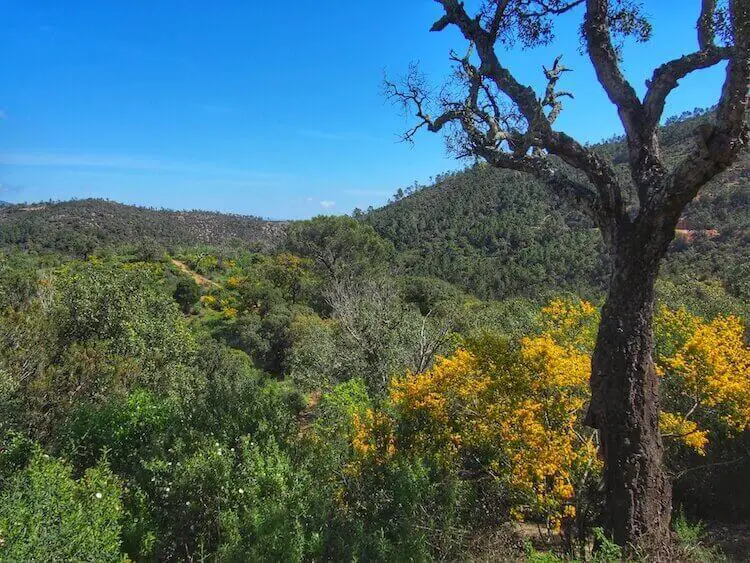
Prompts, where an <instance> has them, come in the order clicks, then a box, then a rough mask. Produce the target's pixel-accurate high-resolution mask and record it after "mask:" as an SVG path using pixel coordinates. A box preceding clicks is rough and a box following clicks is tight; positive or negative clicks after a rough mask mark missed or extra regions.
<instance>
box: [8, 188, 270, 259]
mask: <svg viewBox="0 0 750 563" xmlns="http://www.w3.org/2000/svg"><path fill="white" fill-rule="evenodd" d="M282 233H283V223H280V222H273V221H265V220H263V219H260V218H258V217H250V216H244V215H228V214H222V213H212V212H207V211H166V210H156V209H150V208H145V207H135V206H131V205H123V204H120V203H115V202H112V201H107V200H101V199H84V200H76V201H66V202H61V203H48V204H44V203H40V204H33V205H7V206H1V207H0V247H5V248H10V247H15V248H22V249H25V250H32V251H50V250H51V251H60V252H63V253H66V254H71V255H75V256H85V255H86V254H88V253H89V252H91V251H92V250H94V249H96V248H101V247H104V246H110V245H122V244H140V243H144V242H149V243H156V244H159V245H163V246H170V245H181V246H192V245H197V244H209V245H215V246H227V245H233V244H237V245H243V246H247V245H256V246H260V247H261V248H266V247H269V246H272V245H274V244H275V242H276V241H277V240H278V239H279V237H280V236H282Z"/></svg>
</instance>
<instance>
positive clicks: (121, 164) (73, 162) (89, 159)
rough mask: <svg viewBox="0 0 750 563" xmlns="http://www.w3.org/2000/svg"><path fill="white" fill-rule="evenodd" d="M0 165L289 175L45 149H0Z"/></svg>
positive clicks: (253, 177)
mask: <svg viewBox="0 0 750 563" xmlns="http://www.w3.org/2000/svg"><path fill="white" fill-rule="evenodd" d="M0 164H3V165H6V166H32V167H47V166H49V167H62V168H67V167H69V168H112V169H118V170H139V171H158V172H166V173H176V174H200V175H208V176H227V177H234V178H236V179H242V180H243V181H247V180H254V181H260V180H265V181H266V182H268V181H270V180H280V179H282V178H284V179H288V178H291V177H292V175H290V174H286V173H274V172H265V171H254V170H242V169H233V168H224V167H222V166H216V165H214V164H211V163H205V162H194V163H183V162H175V161H169V160H161V159H157V158H150V157H141V156H129V155H100V154H69V153H46V152H26V153H24V152H0Z"/></svg>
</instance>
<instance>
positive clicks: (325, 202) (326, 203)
mask: <svg viewBox="0 0 750 563" xmlns="http://www.w3.org/2000/svg"><path fill="white" fill-rule="evenodd" d="M320 206H321V207H323V208H324V209H330V208H331V207H335V206H336V202H335V201H331V200H330V199H324V200H323V201H321V202H320Z"/></svg>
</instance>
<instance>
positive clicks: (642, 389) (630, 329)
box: [586, 221, 676, 556]
mask: <svg viewBox="0 0 750 563" xmlns="http://www.w3.org/2000/svg"><path fill="white" fill-rule="evenodd" d="M669 222H670V223H672V221H669ZM675 222H676V221H675ZM619 231H620V232H618V236H617V240H616V241H615V244H614V245H613V248H614V250H613V251H612V252H613V254H614V256H613V258H614V261H613V262H614V264H613V272H612V277H611V280H610V287H609V293H608V297H607V300H606V302H605V304H604V307H603V309H602V318H601V323H600V326H599V333H598V336H597V342H596V347H595V349H594V354H593V358H592V372H591V392H592V398H591V405H590V407H589V411H588V414H587V420H586V423H587V424H588V425H589V426H593V427H595V428H597V429H598V430H599V433H600V438H601V455H602V456H603V458H604V463H605V467H604V479H605V491H606V492H605V495H606V497H605V503H606V511H605V516H604V518H605V520H604V522H603V525H604V528H605V530H606V531H607V532H608V533H609V534H610V535H611V539H612V540H614V541H615V542H616V543H617V544H619V545H621V546H626V547H627V548H628V549H629V550H630V551H631V552H632V553H637V554H640V555H644V554H648V555H651V556H658V552H659V550H660V549H663V548H664V547H665V546H667V545H668V544H669V541H668V539H669V523H670V517H671V486H670V483H669V480H668V478H667V476H666V474H665V472H664V469H663V465H662V458H663V446H662V439H661V435H660V433H659V380H658V377H657V374H656V369H655V367H654V362H653V332H652V319H653V312H654V284H655V282H656V278H657V275H658V271H659V264H660V262H661V259H662V258H663V256H664V254H665V253H666V248H667V246H668V245H669V242H670V241H671V239H672V238H673V237H674V224H670V225H668V226H666V228H665V227H664V226H663V225H659V227H658V228H656V229H654V225H650V226H648V227H647V226H646V225H642V224H638V222H636V224H628V225H627V226H626V227H621V228H620V229H619ZM654 232H656V233H658V235H657V236H654ZM649 237H650V238H649Z"/></svg>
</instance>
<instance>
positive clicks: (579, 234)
mask: <svg viewBox="0 0 750 563" xmlns="http://www.w3.org/2000/svg"><path fill="white" fill-rule="evenodd" d="M710 115H711V114H710V113H705V112H701V111H696V112H694V113H691V114H687V115H684V116H681V118H680V119H676V120H672V121H671V122H670V123H668V125H667V126H666V127H664V128H663V129H662V131H661V136H662V143H663V146H664V150H665V153H666V156H667V161H668V163H669V164H674V163H675V162H677V161H678V159H680V158H681V157H683V156H684V155H686V154H688V152H689V151H690V150H691V148H692V146H693V139H692V133H693V131H694V129H695V127H696V126H697V125H699V124H700V123H701V122H702V121H704V120H707V119H710ZM595 150H597V151H599V152H600V153H601V154H603V155H605V156H606V157H607V158H608V159H610V160H612V161H613V162H614V163H615V164H616V167H617V170H618V173H619V175H620V176H621V179H622V180H623V182H624V183H625V184H627V182H628V181H629V176H628V173H627V168H626V166H625V159H626V158H627V155H626V152H625V147H624V144H623V142H622V139H618V138H614V139H612V140H610V141H607V142H604V143H601V144H599V145H597V146H596V147H595ZM749 187H750V155H748V154H747V153H746V154H744V155H742V157H741V158H740V161H739V162H738V163H737V164H736V165H735V166H734V167H733V168H732V169H730V170H729V171H727V172H726V173H725V174H724V175H722V177H720V178H719V179H718V180H716V181H714V182H713V183H712V184H710V185H708V186H707V187H706V188H705V189H704V190H703V191H702V192H701V195H700V197H699V198H698V199H697V200H696V201H694V202H693V203H692V204H691V205H690V206H689V207H688V209H687V210H686V212H685V214H684V217H683V219H682V221H681V222H680V225H679V232H678V236H677V238H676V240H675V243H674V244H673V246H672V251H671V254H670V256H669V258H668V259H667V260H666V262H665V265H664V269H663V273H664V276H663V277H665V278H669V279H670V280H671V281H672V282H673V283H675V284H677V285H680V284H683V285H684V284H686V283H690V284H695V283H704V282H705V281H706V280H709V281H710V280H719V282H720V283H721V285H722V287H723V288H724V289H726V290H727V291H729V293H730V294H731V295H732V296H733V297H735V298H739V299H744V300H748V299H750V282H747V281H746V280H747V279H749V278H750V266H748V264H750V214H749V213H748V205H749V204H750V190H749V189H748V188H749ZM361 218H362V220H363V221H365V222H366V223H368V224H369V225H371V226H372V227H373V228H374V229H375V230H376V231H377V232H378V233H379V234H380V235H381V236H382V237H384V238H386V239H388V240H390V241H391V242H392V243H393V244H394V246H395V248H396V250H397V251H398V258H397V261H398V269H399V271H401V272H402V273H406V274H412V275H421V276H433V277H437V278H442V279H444V280H447V281H449V282H451V283H454V284H456V285H458V286H459V287H461V288H463V289H465V290H467V291H469V292H472V293H474V294H476V295H478V296H479V297H482V298H496V299H501V298H505V297H510V296H525V297H533V298H539V297H542V296H544V295H546V294H548V293H554V292H558V291H561V290H562V291H570V292H574V293H577V294H579V295H583V296H588V297H595V296H597V295H599V294H600V293H601V291H602V290H603V289H604V288H605V287H606V282H607V272H608V266H607V263H606V257H605V256H604V255H603V254H602V250H603V247H602V242H601V237H600V236H599V233H598V232H597V230H596V229H594V228H593V225H592V224H591V223H590V221H588V219H587V218H586V217H584V216H583V215H582V214H580V213H579V212H577V211H576V210H574V209H571V208H570V207H568V206H567V204H565V203H564V202H562V201H560V200H558V199H557V198H555V197H554V196H551V195H550V194H549V193H548V192H547V191H546V189H545V188H544V187H543V186H541V185H540V184H539V183H537V182H536V181H535V180H534V179H533V178H531V177H530V176H528V175H524V174H521V173H517V172H510V171H503V170H495V169H492V168H489V167H487V166H485V165H474V166H472V167H469V168H467V169H466V170H463V171H460V172H455V173H450V174H445V175H442V176H438V178H437V181H436V182H435V183H434V185H432V186H428V187H423V188H421V189H418V190H417V191H415V192H414V193H411V195H407V196H406V197H403V198H400V199H399V200H397V201H395V202H393V203H390V204H389V205H386V206H384V207H382V208H380V209H376V210H374V211H371V212H369V213H367V214H365V215H363V216H362V217H361ZM284 231H285V223H284V222H271V221H264V220H262V219H259V218H257V217H249V216H241V215H227V214H221V213H211V212H203V211H189V212H176V211H165V210H155V209H148V208H142V207H134V206H128V205H122V204H119V203H114V202H111V201H106V200H94V199H88V200H80V201H69V202H63V203H49V204H32V205H25V206H24V205H9V206H5V207H0V248H2V247H4V248H21V249H25V250H32V251H57V252H63V253H65V254H68V255H72V256H85V255H87V254H88V253H89V252H91V251H92V250H93V249H95V248H100V247H103V246H118V245H122V244H143V243H148V244H150V243H156V244H158V245H161V246H164V247H169V246H193V245H196V244H206V245H211V246H217V247H227V246H235V247H236V246H240V247H247V246H251V247H252V248H256V249H269V248H272V247H276V246H277V245H279V244H283V241H284V238H285V235H284ZM712 283H713V282H712ZM698 297H700V296H698Z"/></svg>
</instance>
